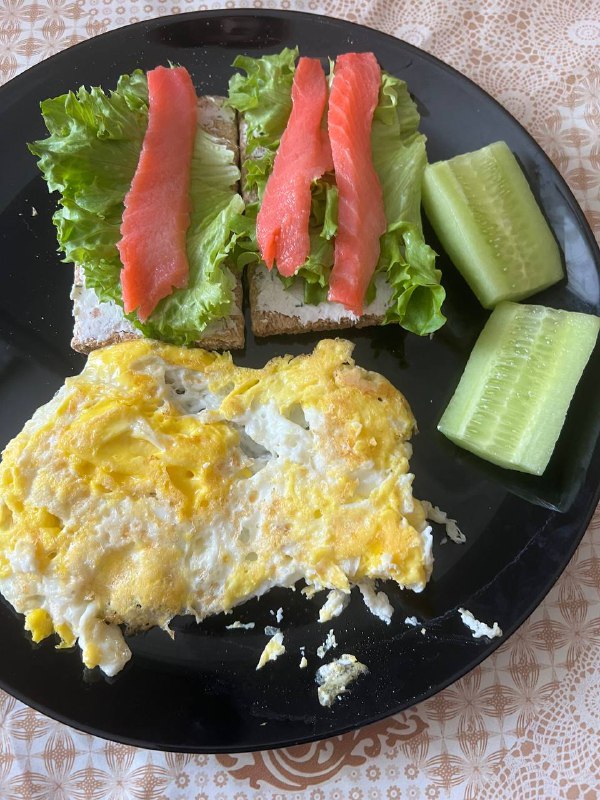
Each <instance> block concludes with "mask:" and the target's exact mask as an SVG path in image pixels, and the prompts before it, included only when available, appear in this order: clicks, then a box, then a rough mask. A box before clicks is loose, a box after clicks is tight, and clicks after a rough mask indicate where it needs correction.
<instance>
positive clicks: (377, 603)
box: [358, 581, 394, 625]
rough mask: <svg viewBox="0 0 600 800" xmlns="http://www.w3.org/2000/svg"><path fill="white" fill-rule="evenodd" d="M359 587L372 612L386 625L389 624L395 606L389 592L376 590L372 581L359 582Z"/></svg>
mask: <svg viewBox="0 0 600 800" xmlns="http://www.w3.org/2000/svg"><path fill="white" fill-rule="evenodd" d="M358 588H359V589H360V593H361V594H362V596H363V600H364V601H365V605H366V607H367V608H368V609H369V611H370V612H371V614H374V615H375V616H376V617H378V618H379V619H380V620H382V621H383V622H385V624H386V625H389V624H390V622H391V620H392V614H393V613H394V607H393V606H392V604H391V603H390V600H389V598H388V596H387V594H386V593H385V592H377V591H375V587H374V586H373V583H372V581H362V582H361V583H359V584H358Z"/></svg>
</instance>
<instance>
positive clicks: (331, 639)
mask: <svg viewBox="0 0 600 800" xmlns="http://www.w3.org/2000/svg"><path fill="white" fill-rule="evenodd" d="M334 647H337V642H336V640H335V635H334V633H333V629H332V630H330V631H329V633H328V634H327V638H326V639H325V641H324V642H323V644H322V645H321V646H320V647H318V648H317V655H318V656H319V658H323V657H324V655H325V653H327V652H328V651H329V650H332V649H333V648H334Z"/></svg>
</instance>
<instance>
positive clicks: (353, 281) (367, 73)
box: [327, 53, 387, 316]
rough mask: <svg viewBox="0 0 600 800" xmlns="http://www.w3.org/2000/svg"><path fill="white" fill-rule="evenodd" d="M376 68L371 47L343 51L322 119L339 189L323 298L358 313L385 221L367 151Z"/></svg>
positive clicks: (376, 91)
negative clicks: (331, 260) (368, 50)
mask: <svg viewBox="0 0 600 800" xmlns="http://www.w3.org/2000/svg"><path fill="white" fill-rule="evenodd" d="M380 83H381V69H380V67H379V64H378V63H377V59H376V58H375V56H374V55H373V53H346V54H345V55H341V56H338V57H337V59H336V62H335V70H334V77H333V85H332V87H331V92H330V95H329V110H328V115H327V125H328V130H329V140H330V142H331V152H332V156H333V166H334V171H335V180H336V183H337V188H338V194H339V205H338V227H337V235H336V240H335V251H334V263H333V269H332V271H331V275H330V279H329V294H328V299H329V300H331V301H332V302H337V303H342V304H343V305H344V306H345V307H346V308H347V309H348V310H350V311H352V312H354V313H355V314H357V315H358V316H360V315H361V314H362V312H363V303H364V298H365V293H366V291H367V288H368V286H369V283H370V281H371V278H372V276H373V273H374V271H375V267H376V266H377V261H378V260H379V251H380V247H379V237H380V236H381V235H382V234H383V233H384V232H385V230H386V227H387V222H386V218H385V210H384V205H383V192H382V189H381V184H380V182H379V178H378V176H377V173H376V172H375V168H374V167H373V160H372V157H371V126H372V122H373V113H374V111H375V108H376V106H377V102H378V98H379V86H380Z"/></svg>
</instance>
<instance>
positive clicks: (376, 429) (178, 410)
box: [0, 339, 432, 675]
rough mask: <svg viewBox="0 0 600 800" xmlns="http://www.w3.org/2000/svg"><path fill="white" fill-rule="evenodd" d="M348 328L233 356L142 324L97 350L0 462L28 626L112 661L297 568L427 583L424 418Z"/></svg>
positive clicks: (2, 503)
mask: <svg viewBox="0 0 600 800" xmlns="http://www.w3.org/2000/svg"><path fill="white" fill-rule="evenodd" d="M351 353H352V345H351V344H350V343H348V342H346V341H343V340H339V339H338V340H331V339H325V340H323V341H321V342H320V343H319V344H318V345H317V347H316V349H315V350H314V352H313V353H312V354H311V355H307V356H300V357H297V358H292V357H290V356H286V357H283V358H278V359H274V360H273V361H271V362H269V363H268V364H267V365H266V366H265V367H264V368H263V369H257V370H253V369H247V368H240V367H236V366H235V365H234V364H233V363H232V360H231V357H230V356H229V354H216V353H208V352H205V351H203V350H187V349H181V348H177V347H173V346H169V345H163V344H158V343H155V342H151V341H148V340H138V341H132V342H125V343H123V344H119V345H114V346H112V347H107V348H104V349H102V350H97V351H95V352H93V353H92V354H91V355H90V356H89V359H88V362H87V365H86V367H85V369H84V370H83V372H82V373H81V374H80V375H79V376H77V377H73V378H68V379H67V380H66V382H65V385H64V386H63V388H62V389H61V390H60V391H59V392H58V393H57V395H56V396H55V397H54V399H53V400H52V401H51V402H50V403H48V404H47V405H45V406H43V407H42V408H40V409H39V410H38V411H37V412H36V413H35V415H34V416H33V418H32V419H31V420H30V421H29V422H28V423H27V424H26V425H25V427H24V429H23V431H22V432H21V433H20V434H19V435H18V436H17V437H16V438H15V439H13V441H12V442H10V443H9V445H8V446H7V448H6V450H5V452H4V457H3V461H2V464H1V465H0V591H1V592H2V594H3V595H4V596H5V597H6V598H7V600H9V602H10V603H12V605H13V606H14V607H15V609H16V610H17V611H18V612H20V613H22V614H24V615H25V627H26V628H27V629H28V630H30V631H31V634H32V638H33V640H34V641H36V642H37V641H40V640H42V639H44V638H45V637H47V636H50V635H51V634H54V633H56V634H58V637H59V640H60V644H59V645H58V646H59V647H70V646H72V645H73V644H74V643H75V642H76V641H78V643H79V646H80V647H81V650H82V656H83V661H84V663H85V664H86V666H88V667H90V668H91V667H94V666H97V665H99V666H100V667H101V668H102V669H103V670H104V672H105V673H106V674H108V675H114V674H115V673H117V672H118V671H119V670H120V669H121V668H122V667H123V666H124V664H125V663H126V662H127V660H128V659H129V658H130V655H131V653H130V651H129V648H128V647H127V644H126V642H125V640H124V638H123V634H122V631H121V627H120V625H121V624H124V625H125V627H126V629H127V630H130V631H134V630H141V629H144V628H148V627H150V626H154V625H158V626H161V627H162V628H164V629H165V630H167V631H168V630H169V628H168V625H169V621H170V620H171V619H172V617H174V616H175V615H177V614H193V615H195V616H196V618H197V619H198V620H201V619H202V618H204V617H206V616H208V615H210V614H216V613H219V612H222V611H229V610H231V609H232V608H233V607H234V606H236V605H239V604H241V603H244V602H245V601H246V600H248V599H250V598H252V597H255V596H257V595H261V594H263V593H264V592H266V591H268V590H269V589H270V588H271V587H273V586H283V587H291V586H293V585H294V584H295V583H296V582H298V581H299V580H301V579H304V581H306V583H307V584H308V586H309V587H311V588H313V589H314V590H318V591H320V590H323V589H329V590H330V591H334V592H335V596H340V595H347V594H348V593H349V592H350V590H351V588H352V586H353V585H355V584H359V583H361V584H364V583H365V582H368V581H372V580H375V579H378V578H382V579H388V578H390V579H393V580H394V581H396V582H397V583H398V584H399V585H400V586H401V587H407V588H410V589H413V590H415V591H420V590H421V589H423V587H424V586H425V583H426V582H427V580H428V578H429V575H430V572H431V566H432V559H431V535H430V528H429V527H428V525H427V523H426V519H425V515H424V513H423V508H422V506H421V504H420V503H419V501H417V500H414V499H413V497H412V490H411V483H412V479H413V476H412V475H411V474H410V472H409V461H408V459H409V456H410V453H411V450H410V444H409V443H408V439H409V437H410V435H411V433H412V432H413V429H414V419H413V416H412V414H411V411H410V409H409V407H408V404H407V402H406V400H405V399H404V397H403V396H402V395H401V394H400V393H399V392H398V391H397V390H396V389H395V388H394V387H393V386H392V385H391V384H390V383H389V382H388V381H387V380H385V379H384V378H383V377H381V376H380V375H378V374H375V373H372V372H367V371H365V370H363V369H361V368H359V367H357V366H354V362H353V360H352V357H351Z"/></svg>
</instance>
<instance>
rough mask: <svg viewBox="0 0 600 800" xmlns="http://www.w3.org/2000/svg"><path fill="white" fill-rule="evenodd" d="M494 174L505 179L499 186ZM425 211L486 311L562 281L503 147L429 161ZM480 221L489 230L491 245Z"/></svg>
mask: <svg viewBox="0 0 600 800" xmlns="http://www.w3.org/2000/svg"><path fill="white" fill-rule="evenodd" d="M478 171H479V174H482V175H483V177H482V180H481V185H479V184H477V186H476V187H475V188H473V186H471V194H473V193H475V194H479V193H480V196H478V197H476V198H474V197H471V198H470V197H469V196H468V194H469V192H468V191H467V190H466V186H467V183H466V181H469V180H470V181H471V183H473V182H476V178H477V173H478ZM490 173H491V177H490ZM495 176H502V180H503V184H502V185H500V184H499V183H498V182H497V180H496V179H495ZM474 199H476V200H477V202H474ZM423 206H424V209H425V213H426V214H427V217H428V219H429V221H430V222H431V225H432V227H433V229H434V231H435V233H436V235H437V237H438V239H439V240H440V242H441V244H442V246H443V247H444V249H445V250H446V252H447V254H448V256H449V257H450V260H451V261H452V263H453V264H454V265H455V266H456V268H457V269H458V271H459V272H460V273H461V275H462V276H463V277H464V278H465V280H466V281H467V283H468V284H469V286H470V287H471V289H472V291H473V292H474V294H475V295H476V297H477V298H478V300H479V302H480V303H481V304H482V306H483V307H484V308H493V307H494V306H496V305H497V304H498V303H499V302H501V301H502V300H523V299H525V298H526V297H530V296H531V295H533V294H535V293H536V292H539V291H542V289H546V288H547V287H548V286H552V285H553V284H555V283H557V282H558V281H559V280H561V279H562V278H563V268H562V261H561V256H560V251H559V248H558V245H557V243H556V240H555V239H554V236H553V234H552V231H551V230H550V228H549V226H548V223H547V222H546V220H545V218H544V216H543V214H542V212H541V210H540V208H539V206H538V204H537V202H536V200H535V197H534V196H533V193H532V191H531V189H530V187H529V184H528V182H527V179H526V178H525V175H524V174H523V172H522V170H521V168H520V166H519V164H518V162H517V160H516V158H515V157H514V155H513V154H512V152H511V151H510V149H509V148H508V146H507V145H506V143H505V142H494V143H493V144H490V145H487V146H486V147H483V148H482V149H481V150H477V151H475V152H473V153H466V154H464V155H460V156H456V157H455V158H452V159H450V160H448V161H439V162H437V163H435V164H429V165H428V166H427V168H426V170H425V176H424V179H423ZM478 217H479V220H478ZM482 218H484V219H486V225H487V226H489V228H491V229H492V230H493V239H494V241H492V242H490V240H489V238H488V237H487V236H486V231H485V230H483V229H482V226H481V223H480V220H481V219H482Z"/></svg>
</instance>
